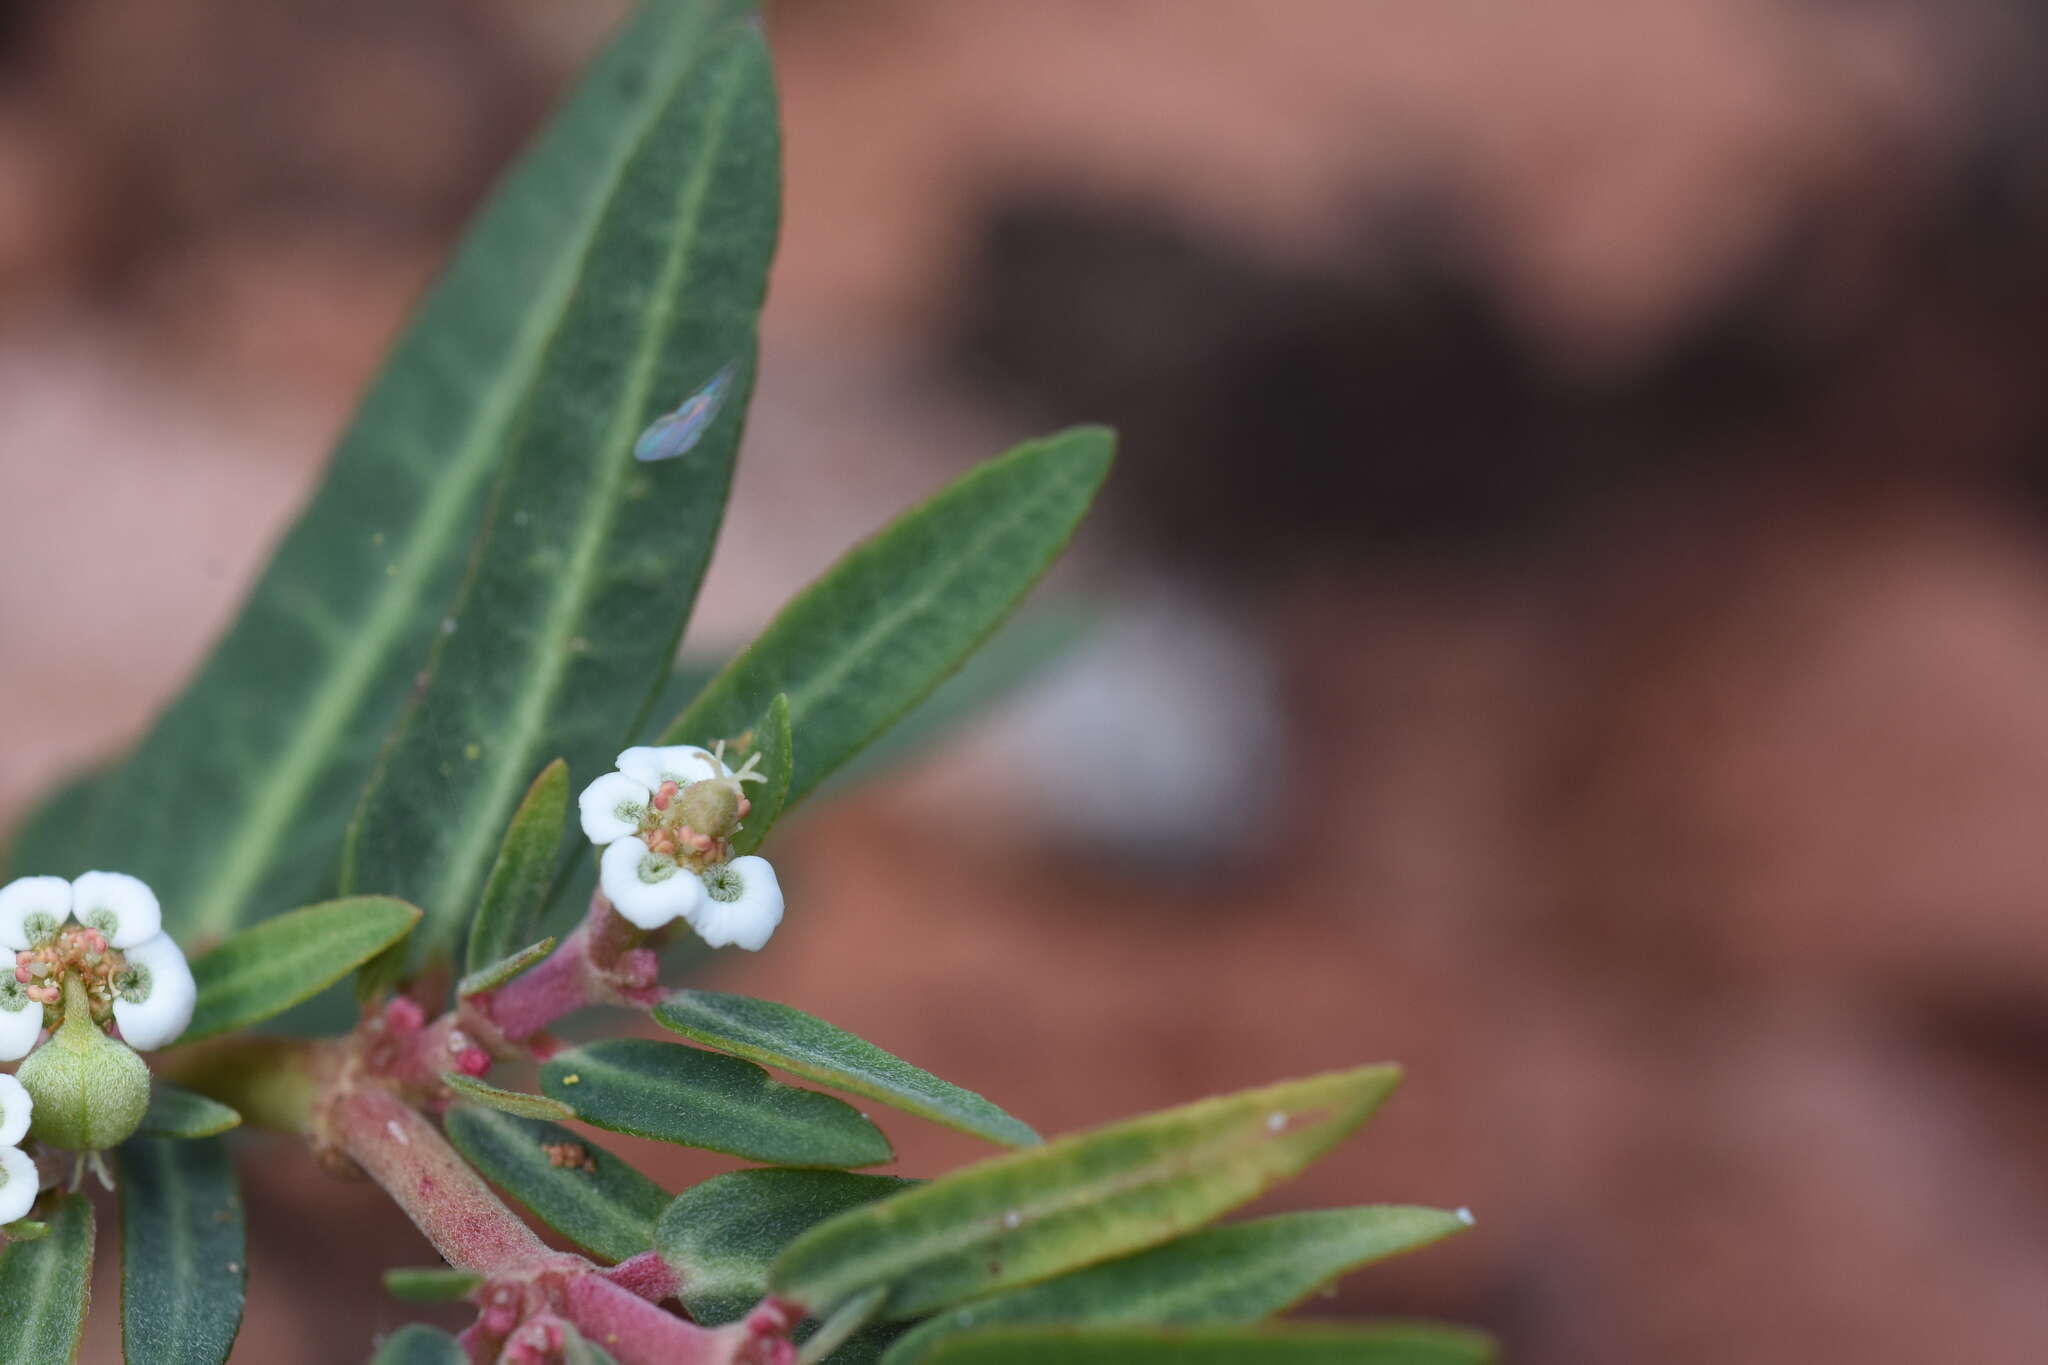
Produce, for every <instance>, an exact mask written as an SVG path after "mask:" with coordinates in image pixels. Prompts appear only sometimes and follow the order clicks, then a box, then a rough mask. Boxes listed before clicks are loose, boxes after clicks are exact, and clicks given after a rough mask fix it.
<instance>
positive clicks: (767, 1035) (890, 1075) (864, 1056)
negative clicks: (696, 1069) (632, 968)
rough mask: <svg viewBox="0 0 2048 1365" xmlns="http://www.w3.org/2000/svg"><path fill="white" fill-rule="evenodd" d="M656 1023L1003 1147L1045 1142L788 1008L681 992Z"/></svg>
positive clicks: (984, 1105)
mask: <svg viewBox="0 0 2048 1365" xmlns="http://www.w3.org/2000/svg"><path fill="white" fill-rule="evenodd" d="M654 1018H655V1020H656V1022H658V1023H660V1024H661V1025H662V1026H663V1027H664V1028H669V1029H673V1030H674V1031H675V1032H677V1033H680V1034H682V1035H683V1036H684V1037H686V1038H693V1039H695V1040H696V1041H698V1042H700V1043H703V1044H704V1045H705V1046H706V1047H715V1048H717V1049H718V1050H719V1051H720V1052H730V1053H732V1054H733V1055H734V1056H736V1057H745V1058H747V1059H748V1060H749V1061H755V1062H760V1063H763V1064H764V1065H767V1066H773V1067H779V1068H781V1069H782V1070H784V1071H789V1072H793V1073H795V1074H796V1075H799V1076H802V1077H803V1078H804V1079H805V1080H809V1081H816V1082H817V1083H818V1084H820V1085H829V1086H831V1087H832V1088H833V1089H835V1090H850V1091H852V1092H853V1093H854V1094H856V1095H865V1096H867V1097H868V1098H869V1099H872V1100H879V1101H880V1102H881V1103H883V1104H886V1105H890V1106H893V1107H894V1108H897V1109H901V1110H903V1111H904V1112H906V1113H910V1114H916V1115H917V1116H918V1117H920V1118H927V1119H930V1120H932V1121H933V1122H934V1123H943V1124H945V1125H946V1126H947V1127H948V1128H957V1129H959V1130H960V1131H961V1132H963V1133H972V1134H974V1135H975V1136H976V1137H982V1138H987V1139H988V1140H989V1141H990V1142H995V1143H1000V1144H1001V1145H1003V1146H1005V1147H1028V1146H1031V1145H1032V1144H1033V1143H1036V1142H1037V1141H1038V1140H1039V1139H1038V1134H1037V1133H1034V1132H1033V1131H1031V1129H1030V1127H1029V1126H1027V1125H1026V1124H1024V1123H1021V1122H1019V1121H1018V1120H1016V1119H1013V1118H1011V1117H1010V1116H1009V1115H1008V1114H1006V1113H1004V1112H1003V1111H1002V1110H1000V1109H998V1108H996V1106H995V1105H993V1104H990V1103H989V1102H988V1101H987V1100H985V1099H983V1098H982V1097H981V1096H979V1095H977V1094H975V1093H974V1092H973V1091H971V1090H962V1089H961V1088H960V1087H959V1086H957V1085H953V1084H950V1083H949V1082H946V1081H942V1080H940V1079H939V1078H938V1077H937V1076H934V1075H932V1074H931V1073H930V1072H929V1071H924V1070H921V1069H920V1068H918V1067H914V1066H912V1065H911V1064H910V1063H908V1062H906V1061H903V1060H901V1059H900V1058H897V1057H892V1056H890V1055H889V1054H888V1053H886V1052H884V1051H882V1049H880V1048H878V1047H876V1046H875V1045H874V1044H873V1043H870V1042H868V1041H866V1040H865V1039H863V1038H857V1037H855V1036H854V1035H853V1034H851V1033H848V1032H847V1031H846V1030H844V1029H840V1028H834V1027H833V1026H832V1025H830V1024H828V1023H826V1022H825V1021H824V1020H822V1019H819V1018H816V1017H814V1016H812V1015H808V1014H805V1013H804V1012H803V1011H802V1010H798V1009H792V1008H790V1007H789V1006H788V1005H777V1004H774V1003H772V1002H771V1001H767V1000H753V999H749V998H748V997H746V996H744V995H725V994H722V993H720V992H718V991H678V992H677V993H676V994H674V995H671V996H670V997H669V998H668V999H666V1000H664V1001H662V1002H661V1003H660V1004H658V1005H656V1006H655V1007H654Z"/></svg>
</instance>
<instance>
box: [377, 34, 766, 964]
mask: <svg viewBox="0 0 2048 1365" xmlns="http://www.w3.org/2000/svg"><path fill="white" fill-rule="evenodd" d="M777 155H778V154H777V135H776V121H775V92H774V88H773V83H772V81H771V79H770V74H769V65H768V52H767V45H766V40H765V39H764V37H763V35H762V33H761V30H760V27H759V26H758V25H755V24H734V25H729V26H727V27H725V28H723V29H721V30H719V31H718V32H717V33H716V34H714V35H713V36H712V37H711V38H710V39H709V40H708V41H707V42H706V44H705V46H704V49H703V51H702V53H701V54H700V55H699V56H698V58H697V60H696V62H695V64H694V65H693V67H692V68H691V69H690V71H689V72H688V73H687V74H686V75H685V76H684V77H683V78H682V79H680V80H679V81H677V82H675V84H674V86H673V88H672V90H671V92H670V94H669V97H668V99H667V100H666V101H665V102H664V104H663V105H662V106H661V108H660V109H659V110H658V111H657V112H656V114H655V115H654V117H653V118H652V119H651V120H650V121H649V122H648V123H647V124H646V126H645V128H644V130H643V131H642V132H641V134H640V136H639V138H638V140H637V142H636V144H635V145H634V147H633V149H632V151H631V153H630V154H629V156H628V157H627V159H626V162H625V166H624V170H623V172H622V174H621V175H620V177H619V180H618V183H617V185H616V186H615V188H614V189H613V191H612V193H611V196H610V199H609V202H608V203H607V205H606V208H605V214H604V218H603V220H602V222H601V223H600V224H599V226H598V229H597V231H596V234H595V235H594V237H593V238H592V240H591V242H590V245H589V248H588V250H587V252H586V255H585V260H584V262H583V270H582V274H581V277H580V279H579V280H578V282H577V285H576V287H575V289H574V290H573V291H572V293H571V295H570V296H569V299H568V301H567V307H566V309H565V311H564V313H563V315H562V317H561V320H560V322H559V324H558V325H557V327H556V329H555V333H554V335H553V336H552V337H551V338H550V340H549V343H548V347H547V351H546V353H545V355H544V356H543V357H542V359H541V362H540V366H539V370H538V373H537V374H536V376H535V379H534V382H533V389H532V393H531V396H530V398H529V399H528V401H527V403H526V405H525V407H524V409H523V410H522V412H521V414H520V418H519V420H518V422H517V423H516V424H515V426H514V427H513V429H512V430H511V432H510V433H509V436H508V440H509V448H508V451H507V454H506V466H505V473H504V478H503V481H502V482H501V483H500V485H499V486H498V488H497V490H496V491H495V492H494V494H493V503H492V513H491V516H490V518H489V520H488V522H487V524H486V526H485V529H484V531H483V533H482V535H481V537H480V539H479V541H478V545H477V551H476V557H475V561H474V564H473V567H472V569H471V571H470V574H469V576H468V579H467V580H466V582H465V584H464V586H463V589H462V593H461V596H460V597H459V599H458V601H457V605H456V607H455V609H454V611H453V613H452V614H451V616H450V618H449V620H450V622H451V623H452V626H453V631H452V633H449V634H446V635H444V636H442V637H441V639H440V640H439V641H438V643H437V645H436V648H435V651H434V654H433V656H432V658H431V660H430V661H429V663H428V666H427V672H426V678H425V687H424V690H423V692H422V693H421V695H420V697H419V699H418V701H417V703H416V704H415V705H414V706H413V707H412V708H411V709H409V710H408V712H407V713H406V716H405V718H404V720H403V721H402V722H401V723H400V725H399V727H398V729H397V730H396V731H395V732H394V734H393V737H392V741H391V743H390V744H389V745H388V746H387V747H386V749H385V751H384V755H383V757H382V759H381V761H380V762H379V765H378V768H377V771H376V773H375V774H374V775H373V776H372V778H371V781H370V784H369V787H368V789H367V790H366V791H365V793H364V797H363V801H362V804H361V806H360V808H359V810H358V812H357V815H356V819H355V821H354V823H353V824H352V825H351V826H350V828H349V836H348V842H347V847H346V850H345V853H344V858H343V869H342V885H343V886H344V887H345V888H348V889H350V890H360V891H383V892H388V893H391V894H394V895H402V896H405V897H406V898H407V899H409V900H412V901H415V902H416V903H418V904H420V905H422V906H424V907H425V908H426V911H427V916H428V919H427V923H426V926H425V927H424V929H423V931H422V938H421V942H420V943H419V944H418V945H416V947H418V948H423V949H438V948H441V947H443V946H445V945H446V944H447V943H448V942H449V941H450V940H451V939H452V938H453V937H454V936H455V935H457V934H459V933H460V930H461V923H462V918H463V917H464V916H465V915H467V914H468V912H469V909H470V907H471V905H472V904H473V903H474V902H475V900H476V898H477V895H478V892H479V890H480V889H481V887H482V885H483V882H484V877H485V874H486V873H487V871H488V870H489V867H490V863H491V859H492V857H493V854H494V853H495V851H496V849H497V844H498V837H499V831H500V830H501V829H502V828H503V827H504V824H505V821H506V820H507V818H508V817H509V816H510V814H511V812H512V808H513V806H514V804H515V803H516V802H517V801H518V800H519V793H520V790H521V788H522V785H523V784H524V783H525V782H526V780H527V777H528V775H529V774H531V773H532V772H533V771H534V770H535V769H536V768H538V767H539V766H540V764H541V763H543V762H545V761H546V760H547V759H548V758H549V757H550V756H553V755H557V754H560V755H563V756H564V757H566V758H567V760H568V763H569V767H570V770H571V771H573V772H576V773H580V774H587V775H588V776H590V777H594V776H596V775H597V774H598V773H599V772H602V771H604V770H605V769H607V768H609V767H610V766H611V764H612V759H613V756H614V755H615V754H617V752H618V750H619V749H620V747H621V746H622V745H624V744H625V743H626V741H627V740H628V739H629V738H630V737H631V736H632V735H633V734H635V733H637V731H638V730H639V728H640V724H641V716H642V712H643V711H644V709H645V707H646V706H647V704H648V702H649V701H650V700H651V699H652V697H653V695H654V693H655V691H656V690H657V689H658V688H659V687H660V686H661V683H662V680H663V679H664V678H665V677H666V676H667V674H668V669H669V665H670V661H671V660H672V659H673V658H674V656H675V648H676V642H677V640H678V639H679V638H680V636H681V634H682V629H683V625H684V623H685V620H686V619H687V617H688V615H689V611H690V607H691V604H692V603H693V601H694V600H695V598H696V594H697V586H698V583H699V582H700V580H701V579H702V577H703V573H704V567H705V565H706V563H707V562H708V561H709V559H710V555H711V546H712V541H713V539H714V537H715V536H716V534H717V531H718V525H719V520H720V518H721V516H722V514H723V512H724V507H725V499H726V492H727V488H728V485H729V484H730V482H731V477H732V463H733V456H734V454H735V452H736V450H737V448H738V444H739V436H740V428H741V425H742V418H743V416H744V414H745V410H746V405H747V399H748V396H749V393H750V390H751V388H752V383H753V357H754V348H755V323H756V318H757V315H758V313H759V311H760V306H761V299H762V294H763V292H764V289H765V287H766V280H767V269H768V261H769V257H770V256H771V255H772V254H773V251H774V244H775V232H776V215H777V198H778V170H777ZM728 366H731V367H735V368H734V371H733V375H732V378H731V379H730V380H729V381H728V383H727V392H726V393H725V396H724V399H723V401H722V404H721V405H720V407H719V410H718V413H717V415H716V416H715V417H714V418H713V419H712V421H711V424H710V426H709V427H707V428H706V429H705V433H704V435H703V437H702V439H701V440H700V441H699V442H698V443H697V445H696V446H695V447H694V448H693V449H691V450H690V451H689V452H688V453H687V454H685V455H683V456H681V457H680V458H677V459H670V460H663V461H659V462H655V463H642V462H640V461H638V460H636V459H635V458H634V444H635V441H636V439H637V438H638V437H639V436H640V434H641V432H642V431H643V430H644V429H645V428H646V427H647V426H648V424H649V423H650V422H652V421H653V420H654V419H655V418H657V417H659V416H661V415H662V414H664V413H666V412H668V411H670V410H671V409H673V408H674V407H675V406H676V405H677V404H678V403H680V402H681V401H683V400H684V399H685V398H686V397H688V396H689V395H691V394H692V393H693V392H694V391H696V390H698V389H699V388H700V387H701V386H703V385H704V384H705V383H706V381H708V380H710V379H711V378H712V377H713V376H714V375H716V374H718V373H720V372H721V371H722V370H724V369H725V368H726V367H728ZM766 703H767V698H765V697H764V698H763V699H762V705H763V706H765V705H766ZM759 709H760V708H756V709H755V711H754V712H752V713H750V714H749V715H748V716H747V717H746V718H745V719H746V721H748V722H751V721H752V720H753V718H754V716H755V715H757V714H758V713H759ZM586 780H587V779H586Z"/></svg>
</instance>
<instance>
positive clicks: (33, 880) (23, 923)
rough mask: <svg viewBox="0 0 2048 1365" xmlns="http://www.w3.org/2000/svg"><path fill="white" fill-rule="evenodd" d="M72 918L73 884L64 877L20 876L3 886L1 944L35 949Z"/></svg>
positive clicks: (16, 948) (18, 950)
mask: <svg viewBox="0 0 2048 1365" xmlns="http://www.w3.org/2000/svg"><path fill="white" fill-rule="evenodd" d="M70 918H71V883H70V882H67V881H65V880H64V879H63V878H62V877H20V878H17V879H16V880H14V881H11V882H9V883H7V885H5V886H0V946H4V947H7V948H10V949H12V950H14V951H15V952H20V951H21V950H22V949H24V948H33V947H35V946H36V944H38V943H41V942H42V941H43V940H44V939H47V938H48V937H50V935H52V934H54V933H56V932H57V931H58V930H59V929H61V928H63V927H64V921H65V920H67V919H70Z"/></svg>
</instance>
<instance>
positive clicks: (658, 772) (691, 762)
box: [600, 744, 726, 793]
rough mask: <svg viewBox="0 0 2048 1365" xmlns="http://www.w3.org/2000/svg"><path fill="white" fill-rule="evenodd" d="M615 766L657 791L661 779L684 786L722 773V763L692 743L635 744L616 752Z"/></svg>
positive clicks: (661, 781) (719, 775)
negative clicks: (658, 746)
mask: <svg viewBox="0 0 2048 1365" xmlns="http://www.w3.org/2000/svg"><path fill="white" fill-rule="evenodd" d="M615 766H616V767H617V768H618V770H619V771H620V772H621V773H623V774H624V775H625V776H627V777H630V778H632V779H633V780H634V781H635V782H638V783H640V784H641V785H642V786H643V787H645V788H646V789H647V790H648V792H649V793H652V792H655V791H658V790H660V788H661V784H662V783H664V782H673V783H675V784H676V785H677V786H678V787H687V786H689V785H690V784H691V783H692V782H702V781H703V780H704V779H705V778H707V777H724V776H725V775H726V769H725V764H724V763H722V762H720V761H719V759H718V758H717V757H716V756H715V755H714V754H712V753H711V751H710V750H708V749H700V748H698V747H697V746H696V745H694V744H670V745H666V746H664V747H662V748H659V749H657V748H654V747H652V746H650V745H646V744H641V745H636V746H634V747H633V748H631V749H628V750H626V751H625V752H624V753H622V754H620V755H619V757H618V761H617V763H616V765H615ZM600 780H602V779H600Z"/></svg>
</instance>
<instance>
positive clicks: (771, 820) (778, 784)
mask: <svg viewBox="0 0 2048 1365" xmlns="http://www.w3.org/2000/svg"><path fill="white" fill-rule="evenodd" d="M794 743H795V740H794V738H793V736H792V735H791V733H790V726H789V698H788V697H785V696H783V695H782V694H781V693H780V692H778V693H776V694H775V700H773V701H771V702H769V703H768V710H767V711H766V712H764V713H763V714H762V716H761V719H760V722H759V723H758V724H756V725H755V726H754V728H753V733H752V735H751V736H750V742H749V744H748V746H747V748H746V749H745V750H744V751H742V752H740V753H739V754H737V755H735V756H733V762H734V763H735V764H736V765H744V764H745V763H746V762H747V761H748V760H750V759H751V758H752V757H753V756H754V755H755V754H759V755H760V756H761V761H760V763H759V765H758V766H756V767H755V769H754V771H755V772H757V773H759V774H761V781H759V782H749V783H747V784H746V787H747V799H748V800H750V801H752V802H753V809H751V810H749V811H748V812H747V819H746V823H745V824H743V825H741V826H740V832H739V833H738V834H736V835H734V836H733V841H732V844H733V851H734V852H736V853H752V852H754V851H755V850H756V849H758V848H760V847H761V843H762V841H763V840H765V839H766V838H767V837H768V831H769V830H771V829H773V828H775V821H776V819H777V817H779V816H780V815H781V814H782V806H783V803H784V802H786V801H787V800H789V774H790V767H791V763H792V762H793V760H794V758H795V754H794V753H793V752H792V751H791V746H792V745H793V744H794Z"/></svg>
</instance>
